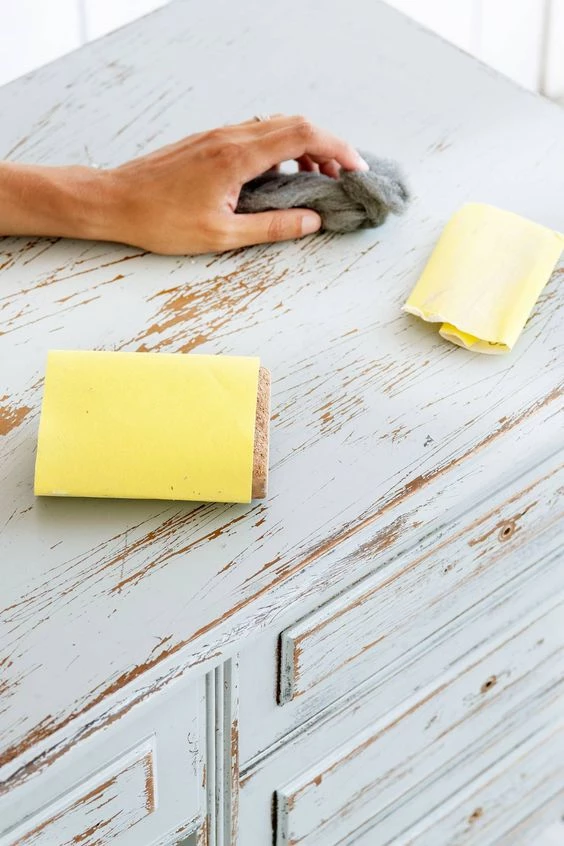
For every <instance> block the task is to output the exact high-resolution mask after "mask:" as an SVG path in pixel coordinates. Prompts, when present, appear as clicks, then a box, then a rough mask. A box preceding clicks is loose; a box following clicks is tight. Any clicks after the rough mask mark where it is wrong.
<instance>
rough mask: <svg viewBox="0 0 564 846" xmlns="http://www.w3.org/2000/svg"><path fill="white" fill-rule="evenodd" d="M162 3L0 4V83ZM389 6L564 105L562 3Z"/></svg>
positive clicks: (19, 0)
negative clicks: (563, 100)
mask: <svg viewBox="0 0 564 846" xmlns="http://www.w3.org/2000/svg"><path fill="white" fill-rule="evenodd" d="M165 2H167V0H0V84H3V83H4V82H8V81H9V80H11V79H14V78H15V77H17V76H20V75H22V74H24V73H27V72H28V71H30V70H32V69H33V68H35V67H37V66H39V65H41V64H44V63H46V62H49V61H51V60H53V59H55V58H57V57H58V56H61V55H63V54H64V53H67V52H69V51H70V50H73V49H75V48H76V47H79V46H80V45H81V44H84V43H85V42H86V41H89V40H90V39H92V38H98V37H99V36H101V35H104V33H106V32H109V31H110V30H112V29H116V28H117V27H119V26H122V25H123V24H125V23H127V22H128V21H131V20H133V19H134V18H137V17H140V16H141V15H144V14H146V13H147V12H149V11H151V10H152V9H155V8H157V7H158V6H162V5H164V3H165ZM233 2H237V0H233ZM265 2H272V0H265ZM307 2H310V0H304V3H307ZM366 2H372V0H366ZM388 2H389V3H391V5H393V6H396V7H397V8H398V9H400V10H401V11H403V12H405V13H406V14H408V15H411V16H412V17H413V18H415V19H416V20H418V21H419V22H421V23H422V24H424V25H425V26H427V27H429V28H430V29H432V30H435V31H436V32H438V33H439V34H440V35H442V36H443V37H444V38H446V39H448V40H449V41H452V42H453V43H455V44H457V45H458V46H459V47H462V48H463V49H465V50H467V51H468V52H469V53H472V54H473V55H475V56H477V57H478V58H480V59H482V60H483V61H484V62H486V63H488V64H490V65H492V66H493V67H494V68H497V69H498V70H500V71H502V72H503V73H505V74H506V75H507V76H510V77H511V78H512V79H514V80H515V81H516V82H518V83H520V84H521V85H523V86H525V87H526V88H529V89H531V90H536V91H540V92H541V93H544V94H546V95H547V96H549V97H553V98H564V0H388Z"/></svg>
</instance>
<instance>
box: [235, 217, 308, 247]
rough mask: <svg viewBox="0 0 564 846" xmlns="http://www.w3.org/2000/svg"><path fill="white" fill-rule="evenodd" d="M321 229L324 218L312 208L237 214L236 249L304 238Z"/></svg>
mask: <svg viewBox="0 0 564 846" xmlns="http://www.w3.org/2000/svg"><path fill="white" fill-rule="evenodd" d="M319 229H321V218H320V216H319V215H318V214H317V212H314V211H312V210H311V209H284V210H283V211H267V212H257V213H256V214H235V215H233V246H234V247H248V246H250V245H251V244H266V243H268V242H269V241H289V240H291V239H292V238H302V237H303V236H304V235H311V233H312V232H317V231H318V230H319Z"/></svg>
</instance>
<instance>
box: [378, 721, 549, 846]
mask: <svg viewBox="0 0 564 846" xmlns="http://www.w3.org/2000/svg"><path fill="white" fill-rule="evenodd" d="M563 760H564V724H562V723H561V724H560V725H558V726H557V727H554V728H550V729H549V730H548V731H545V732H543V733H542V734H541V736H538V735H535V736H534V737H533V738H531V739H530V740H529V741H527V742H526V743H525V744H523V745H522V746H520V747H519V748H518V749H517V750H516V751H515V752H514V753H512V754H510V755H508V756H507V757H506V758H504V759H503V760H502V761H501V762H499V764H497V765H495V766H494V767H492V768H491V769H489V770H488V771H487V772H486V773H485V774H484V775H483V776H482V777H480V779H478V780H476V781H475V782H473V783H472V784H471V785H470V787H469V788H467V789H465V790H464V791H461V792H460V794H457V795H456V796H454V797H453V798H452V799H451V800H450V801H449V802H447V803H445V805H443V806H442V807H441V808H438V809H437V810H436V812H434V813H432V814H430V815H429V817H428V818H427V819H426V820H425V821H424V822H423V823H422V824H421V825H418V826H414V827H413V828H412V829H411V830H410V831H408V832H407V833H406V834H405V835H404V836H402V837H401V838H400V839H399V840H395V839H394V846H437V844H440V843H448V846H487V844H490V843H499V842H500V838H502V837H505V836H507V842H508V843H511V844H512V846H516V844H517V843H518V842H519V840H518V837H520V838H521V842H522V843H523V844H525V843H526V844H527V846H530V844H531V843H532V842H533V841H532V840H530V839H529V840H526V839H525V836H526V829H525V828H523V827H520V829H521V830H520V834H518V832H517V831H516V824H518V823H519V822H520V821H521V820H524V821H527V819H528V818H529V817H530V815H531V814H532V813H533V812H534V811H535V810H536V809H537V808H539V807H540V808H542V807H545V806H546V804H547V803H549V802H550V801H551V800H552V799H553V797H554V796H555V794H556V795H558V794H561V793H562V789H563V788H564V769H563V763H562V762H563ZM559 802H560V806H561V808H562V810H564V800H563V799H562V797H561V796H560V799H559ZM374 842H376V843H378V844H380V846H384V841H383V840H381V839H380V838H379V836H378V834H377V832H376V831H374V830H372V831H371V832H370V836H369V837H368V838H367V839H366V843H367V844H368V843H374ZM388 842H390V841H388Z"/></svg>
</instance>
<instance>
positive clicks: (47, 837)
mask: <svg viewBox="0 0 564 846" xmlns="http://www.w3.org/2000/svg"><path fill="white" fill-rule="evenodd" d="M155 786H156V760H155V748H154V743H153V742H152V741H147V742H146V743H143V744H141V745H140V746H138V747H137V748H136V749H134V750H132V752H130V753H129V754H127V755H124V756H122V757H121V758H119V759H118V760H117V761H116V762H115V763H114V764H113V765H112V766H110V767H107V768H106V769H104V770H102V772H100V773H98V775H97V776H96V777H95V778H93V779H90V780H88V781H86V782H84V783H83V784H82V785H81V786H80V788H79V789H77V790H74V791H72V792H71V793H70V794H69V795H68V796H66V797H64V798H63V799H62V800H61V801H60V802H57V803H56V804H54V805H52V806H51V807H50V808H49V809H48V810H47V811H46V812H45V813H44V814H40V815H37V816H35V817H34V818H33V819H31V820H30V821H29V822H28V823H26V825H25V829H26V830H25V832H24V833H22V832H20V833H18V832H15V833H14V834H13V835H12V837H11V843H12V844H13V846H24V844H33V846H53V844H54V843H57V844H60V846H63V844H64V846H67V844H68V846H71V844H76V843H83V844H93V843H109V842H110V841H112V840H115V838H116V837H119V835H120V834H124V833H125V832H127V831H128V830H129V829H132V828H133V827H134V826H135V825H136V824H137V823H138V822H139V821H140V820H142V819H144V818H145V817H147V816H148V815H149V814H153V813H154V812H155V810H156V807H157V796H156V790H155Z"/></svg>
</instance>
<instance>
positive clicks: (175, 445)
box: [35, 350, 270, 502]
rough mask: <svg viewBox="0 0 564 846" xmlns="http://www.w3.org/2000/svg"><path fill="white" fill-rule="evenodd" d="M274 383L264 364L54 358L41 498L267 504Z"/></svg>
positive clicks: (197, 358) (83, 354)
mask: <svg viewBox="0 0 564 846" xmlns="http://www.w3.org/2000/svg"><path fill="white" fill-rule="evenodd" d="M269 403H270V375H269V373H268V371H267V370H265V369H264V368H262V367H260V362H259V359H258V358H251V357H245V356H209V355H183V354H160V353H125V352H124V353H121V352H120V353H117V352H93V351H62V350H54V351H51V352H50V353H49V355H48V361H47V372H46V377H45V390H44V397H43V406H42V411H41V422H40V426H39V438H38V449H37V461H36V468H35V493H36V494H37V495H39V496H78V497H117V498H135V499H137V498H139V499H174V500H198V501H206V502H250V500H251V498H253V497H264V496H266V490H267V481H268V442H269V419H270V413H269V407H270V404H269Z"/></svg>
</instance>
